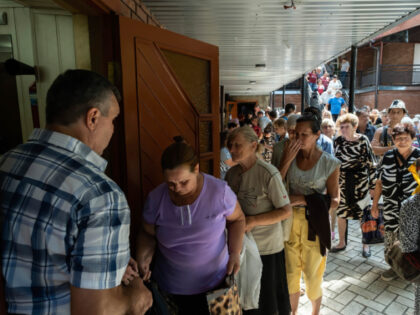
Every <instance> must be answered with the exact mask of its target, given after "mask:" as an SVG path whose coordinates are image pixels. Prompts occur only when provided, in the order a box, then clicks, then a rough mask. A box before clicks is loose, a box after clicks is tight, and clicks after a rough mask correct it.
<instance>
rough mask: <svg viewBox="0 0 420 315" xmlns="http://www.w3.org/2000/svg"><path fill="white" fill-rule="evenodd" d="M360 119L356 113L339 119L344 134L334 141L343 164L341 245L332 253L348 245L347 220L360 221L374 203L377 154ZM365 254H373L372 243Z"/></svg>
mask: <svg viewBox="0 0 420 315" xmlns="http://www.w3.org/2000/svg"><path fill="white" fill-rule="evenodd" d="M358 123H359V119H358V118H357V116H356V115H354V114H346V115H343V116H341V117H340V118H339V120H338V125H339V126H340V130H341V134H342V135H341V136H340V137H338V138H336V139H335V141H334V148H335V157H336V158H337V159H339V160H340V161H341V166H340V179H339V183H340V204H339V206H338V208H337V217H338V232H339V236H340V240H339V243H338V244H337V246H335V247H333V248H332V249H331V252H333V253H334V252H339V251H341V250H344V249H345V248H346V246H347V244H346V240H345V232H346V226H347V221H346V220H349V219H350V220H360V219H361V218H362V214H363V210H364V208H366V207H367V206H369V203H370V193H369V190H370V189H373V188H374V185H375V156H374V154H373V151H372V147H371V145H370V142H369V139H368V138H367V137H366V136H365V135H361V134H358V133H356V129H357V125H358ZM363 256H364V257H369V256H370V251H369V246H368V245H363Z"/></svg>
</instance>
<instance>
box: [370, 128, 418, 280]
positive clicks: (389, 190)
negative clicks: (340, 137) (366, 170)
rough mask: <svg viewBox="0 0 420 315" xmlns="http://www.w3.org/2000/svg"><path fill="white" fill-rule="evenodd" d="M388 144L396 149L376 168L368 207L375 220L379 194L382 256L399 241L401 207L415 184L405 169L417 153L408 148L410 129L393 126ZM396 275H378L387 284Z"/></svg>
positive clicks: (410, 136) (390, 271)
mask: <svg viewBox="0 0 420 315" xmlns="http://www.w3.org/2000/svg"><path fill="white" fill-rule="evenodd" d="M391 135H392V140H393V142H394V144H395V146H396V148H395V149H392V150H390V151H388V152H387V153H385V155H384V156H383V158H382V161H381V163H380V165H379V166H378V174H377V177H378V180H377V183H376V187H375V196H374V198H373V204H372V216H373V217H377V216H378V213H379V211H378V202H379V198H380V196H381V194H382V197H383V202H384V210H383V212H384V225H385V244H384V245H385V255H386V254H387V252H388V251H389V250H390V248H391V246H392V245H393V244H394V242H395V241H397V240H398V239H399V237H398V233H399V219H400V208H401V203H402V202H403V201H404V200H405V199H407V198H408V197H410V196H411V194H412V193H413V191H414V190H415V188H416V186H417V183H416V181H415V180H414V178H413V175H412V174H411V173H410V172H409V171H408V167H409V166H410V165H411V164H413V163H414V162H415V161H416V159H417V158H419V157H420V149H418V148H415V147H413V146H412V143H413V139H414V137H415V131H414V129H413V128H412V127H411V126H404V125H401V124H398V125H396V126H395V127H394V128H393V129H392V133H391ZM396 277H397V275H396V274H395V272H394V271H393V270H392V269H388V270H386V271H385V272H383V273H382V279H383V280H385V281H390V280H392V279H394V278H396Z"/></svg>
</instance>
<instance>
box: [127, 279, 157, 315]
mask: <svg viewBox="0 0 420 315" xmlns="http://www.w3.org/2000/svg"><path fill="white" fill-rule="evenodd" d="M128 288H129V289H130V288H133V289H134V290H133V291H134V292H135V293H134V294H133V295H132V296H131V305H132V311H131V312H130V314H136V315H137V314H138V315H143V314H145V313H146V312H147V310H148V309H149V308H151V307H152V304H153V296H152V293H151V292H150V291H149V289H147V288H146V286H145V285H144V283H143V280H141V279H140V278H136V279H135V280H134V281H132V282H130V285H129V287H128Z"/></svg>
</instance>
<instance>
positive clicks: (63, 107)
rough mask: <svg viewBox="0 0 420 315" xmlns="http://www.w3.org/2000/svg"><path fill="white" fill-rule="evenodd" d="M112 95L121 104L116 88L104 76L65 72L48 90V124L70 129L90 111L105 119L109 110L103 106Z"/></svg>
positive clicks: (87, 72)
mask: <svg viewBox="0 0 420 315" xmlns="http://www.w3.org/2000/svg"><path fill="white" fill-rule="evenodd" d="M112 94H114V95H115V97H116V99H117V101H120V99H121V96H120V93H119V92H118V90H117V88H116V87H115V86H113V85H112V84H111V83H110V82H109V81H108V80H107V79H105V78H104V77H103V76H101V75H99V74H97V73H95V72H92V71H88V70H67V71H66V72H64V73H63V74H60V75H59V76H58V77H57V78H56V79H55V80H54V82H53V83H52V85H51V87H50V88H49V90H48V93H47V108H46V116H47V117H46V118H47V124H59V125H64V126H67V125H70V124H72V123H74V122H76V121H77V120H78V119H79V118H80V117H81V116H83V115H85V114H86V113H87V112H88V111H89V109H91V108H93V107H97V108H98V109H99V110H100V111H101V113H102V114H103V115H105V116H107V115H108V110H109V106H105V105H104V104H103V103H104V101H105V100H106V99H107V98H108V97H109V96H110V95H112Z"/></svg>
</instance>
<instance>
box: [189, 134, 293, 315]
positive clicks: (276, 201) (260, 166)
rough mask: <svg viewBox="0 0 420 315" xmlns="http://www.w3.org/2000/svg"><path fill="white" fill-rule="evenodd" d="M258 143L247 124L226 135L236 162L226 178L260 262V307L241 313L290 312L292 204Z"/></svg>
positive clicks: (276, 172)
mask: <svg viewBox="0 0 420 315" xmlns="http://www.w3.org/2000/svg"><path fill="white" fill-rule="evenodd" d="M257 145H258V138H257V136H256V134H255V132H253V130H252V129H251V128H249V127H242V128H239V129H235V130H234V131H232V133H231V134H230V135H229V137H228V148H229V150H230V153H231V155H232V160H233V161H234V162H236V163H238V165H236V166H233V167H232V168H230V169H229V171H228V172H227V174H226V177H225V179H226V181H227V182H228V184H229V186H230V187H231V188H232V190H233V191H234V192H235V193H236V194H237V196H238V200H239V203H240V205H241V207H242V209H243V211H244V213H245V215H246V231H247V232H248V231H251V233H252V235H253V237H254V239H255V242H256V243H257V247H258V250H259V253H260V255H261V260H262V263H263V271H262V276H261V292H260V300H259V309H255V310H249V311H244V314H261V315H263V314H264V315H265V314H289V313H290V303H289V292H288V290H287V280H286V271H285V258H284V250H283V249H284V240H285V238H286V237H287V235H288V229H287V223H286V222H285V220H286V219H287V218H288V217H289V216H290V215H291V207H290V204H289V197H288V196H287V193H286V190H285V188H284V186H283V182H282V179H281V176H280V173H279V171H278V170H277V169H276V168H275V167H274V166H272V165H271V164H268V163H266V162H264V161H261V160H260V159H257V157H256V154H255V151H256V149H257ZM197 314H198V313H197Z"/></svg>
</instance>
